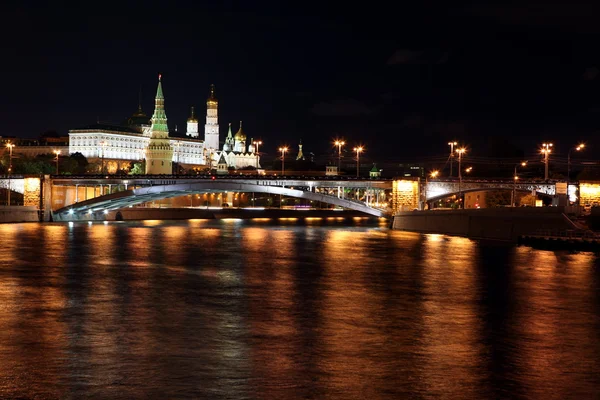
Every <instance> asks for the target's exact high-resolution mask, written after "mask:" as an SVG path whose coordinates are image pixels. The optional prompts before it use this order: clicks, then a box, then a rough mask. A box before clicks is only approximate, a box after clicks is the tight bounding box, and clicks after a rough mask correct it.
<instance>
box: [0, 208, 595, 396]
mask: <svg viewBox="0 0 600 400" xmlns="http://www.w3.org/2000/svg"><path fill="white" fill-rule="evenodd" d="M0 244H1V246H0V398H2V399H7V398H8V399H10V398H32V399H54V398H61V399H63V398H66V399H69V398H106V399H141V398H143V399H145V398H158V399H176V398H201V399H400V398H410V399H437V398H457V399H497V398H506V399H518V398H523V399H588V398H599V397H600V318H599V316H600V283H599V282H600V271H599V260H598V257H597V256H596V255H595V254H593V253H573V254H571V253H569V252H565V251H556V252H553V251H542V250H535V249H531V248H528V247H495V246H487V245H482V244H479V243H477V242H473V241H470V240H468V239H463V238H453V237H445V236H440V235H418V234H412V233H405V232H397V231H390V230H388V229H387V228H386V227H385V226H377V224H375V225H372V226H366V225H365V223H363V222H360V221H357V222H356V223H355V224H354V226H351V227H348V226H340V225H334V224H328V222H327V221H316V222H314V223H313V222H311V221H309V222H308V226H300V224H299V223H297V222H295V221H287V222H286V221H284V222H282V225H279V226H274V225H268V222H264V223H263V222H261V221H260V220H257V221H232V220H224V221H203V220H191V221H180V222H159V221H146V222H134V223H108V224H102V223H95V224H93V225H88V224H87V223H75V224H74V225H71V226H69V225H67V224H5V225H0Z"/></svg>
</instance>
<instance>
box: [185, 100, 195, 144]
mask: <svg viewBox="0 0 600 400" xmlns="http://www.w3.org/2000/svg"><path fill="white" fill-rule="evenodd" d="M185 134H186V136H191V137H193V138H197V137H198V118H196V112H195V111H194V107H193V106H192V112H191V114H190V117H189V118H188V120H187V131H186V132H185Z"/></svg>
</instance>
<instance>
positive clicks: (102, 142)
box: [99, 140, 106, 174]
mask: <svg viewBox="0 0 600 400" xmlns="http://www.w3.org/2000/svg"><path fill="white" fill-rule="evenodd" d="M99 144H100V146H101V149H102V164H101V169H102V172H101V173H102V174H104V152H105V150H106V141H105V140H101V141H100V142H99Z"/></svg>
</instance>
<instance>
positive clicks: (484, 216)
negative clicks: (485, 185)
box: [392, 207, 579, 242]
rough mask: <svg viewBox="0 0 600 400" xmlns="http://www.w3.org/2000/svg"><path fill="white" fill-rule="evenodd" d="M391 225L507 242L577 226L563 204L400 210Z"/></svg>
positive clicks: (408, 229) (411, 230)
mask: <svg viewBox="0 0 600 400" xmlns="http://www.w3.org/2000/svg"><path fill="white" fill-rule="evenodd" d="M392 228H393V229H398V230H404V231H410V232H420V233H439V234H444V235H453V236H464V237H468V238H472V239H486V240H499V241H508V242H516V241H517V240H518V239H519V237H521V236H523V235H527V234H533V233H534V232H537V231H539V230H542V229H545V230H552V231H563V230H578V229H579V227H578V226H577V225H575V224H574V223H573V221H571V220H570V219H569V217H567V215H566V214H565V213H564V207H539V208H538V207H535V208H534V207H517V208H485V209H475V210H429V211H410V212H399V213H398V214H396V215H395V216H394V219H393V222H392Z"/></svg>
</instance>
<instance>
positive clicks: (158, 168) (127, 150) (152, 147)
mask: <svg viewBox="0 0 600 400" xmlns="http://www.w3.org/2000/svg"><path fill="white" fill-rule="evenodd" d="M164 101H165V99H164V95H163V91H162V82H161V81H160V79H159V83H158V88H157V93H156V98H155V109H154V114H153V116H152V118H148V116H147V115H146V114H145V113H144V112H143V111H142V108H141V105H140V106H139V107H138V110H137V111H136V112H135V113H134V114H133V115H132V116H131V117H130V118H128V119H127V120H126V121H125V122H124V123H123V124H121V125H112V124H103V123H96V124H91V125H88V126H84V127H82V128H78V129H72V130H70V131H69V154H73V153H81V154H83V155H84V156H85V157H87V158H88V159H96V160H100V159H101V160H102V162H103V163H104V162H106V163H107V164H109V163H110V165H114V166H115V167H114V168H112V169H113V170H115V169H121V168H124V167H126V166H127V165H128V164H129V163H130V162H132V161H138V162H140V161H142V160H146V172H147V173H148V174H171V173H172V168H173V167H172V163H178V164H181V165H183V166H189V167H195V166H201V167H208V168H210V169H213V168H216V166H217V163H218V161H219V160H220V159H221V156H222V155H223V160H225V161H226V162H227V165H228V168H236V169H239V168H244V167H248V166H252V167H257V166H258V167H260V166H259V163H258V159H257V157H258V156H257V155H255V154H254V146H253V145H251V146H249V147H250V149H249V150H252V151H249V150H248V149H246V136H245V134H244V133H243V131H242V129H241V124H240V130H239V131H238V133H237V134H236V138H235V139H234V138H233V136H231V124H230V131H229V136H231V137H228V139H227V140H230V142H228V141H227V140H226V143H225V145H224V146H223V150H219V125H218V100H217V99H216V97H215V87H214V85H211V89H210V95H209V98H208V100H207V102H206V104H207V116H206V125H205V138H204V140H202V139H200V138H199V132H198V120H197V118H196V115H195V110H194V108H193V107H192V110H191V115H190V118H188V120H187V129H186V133H185V135H180V134H179V133H177V132H176V131H175V132H169V129H168V125H167V117H166V113H165V108H164ZM229 144H230V145H229ZM228 146H229V147H228ZM109 172H112V171H111V170H110V169H109Z"/></svg>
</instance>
